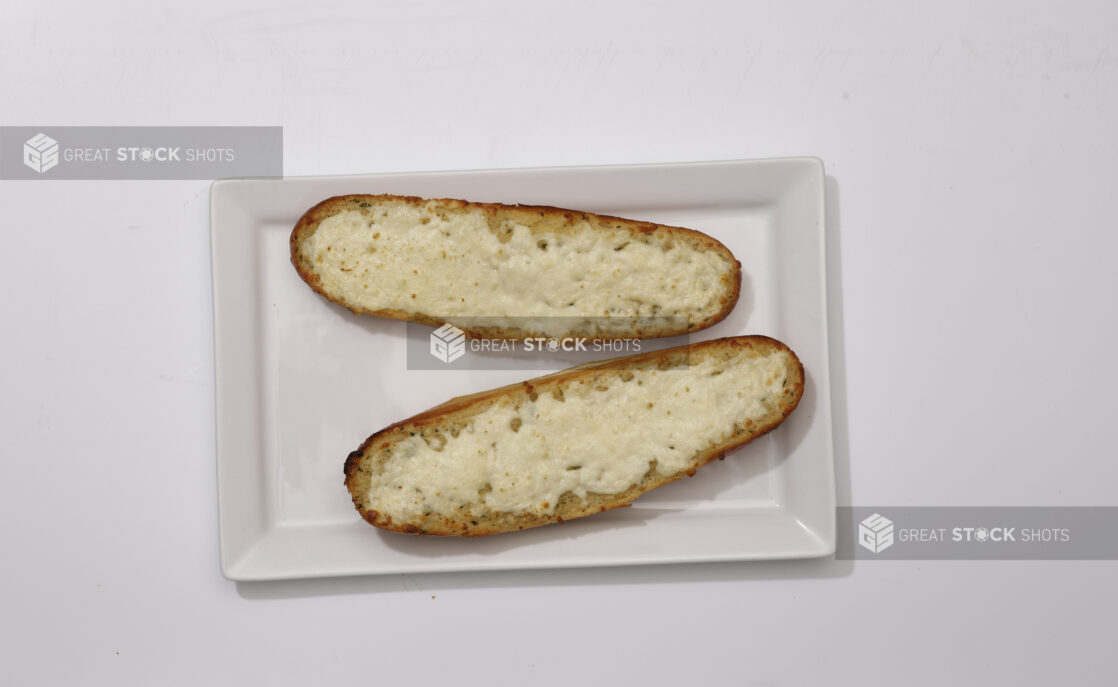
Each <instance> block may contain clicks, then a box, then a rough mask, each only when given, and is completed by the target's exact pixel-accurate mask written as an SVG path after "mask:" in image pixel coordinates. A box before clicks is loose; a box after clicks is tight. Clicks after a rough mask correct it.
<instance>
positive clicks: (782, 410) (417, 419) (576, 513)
mask: <svg viewBox="0 0 1118 687" xmlns="http://www.w3.org/2000/svg"><path fill="white" fill-rule="evenodd" d="M717 346H727V347H734V348H751V347H766V348H769V349H770V350H775V351H784V352H787V353H788V354H789V355H791V357H792V360H793V362H794V365H793V366H792V369H791V370H790V374H789V379H788V381H789V383H790V385H791V389H790V392H791V393H790V395H789V396H788V397H786V398H782V400H781V403H780V407H779V413H777V416H776V417H774V418H773V419H772V420H771V421H769V422H767V423H765V424H762V425H757V426H755V427H750V428H748V429H743V431H742V432H741V433H740V434H738V435H735V436H734V437H732V438H731V439H730V440H729V441H727V442H726V443H723V444H720V445H716V446H713V447H711V448H710V449H708V450H707V451H704V452H703V453H701V454H699V455H698V456H697V457H696V458H695V461H694V464H693V466H692V467H691V469H689V470H686V471H684V472H680V473H677V474H673V475H662V474H660V473H659V472H657V471H656V470H655V469H653V470H650V472H649V473H648V474H647V475H646V476H645V477H644V479H643V480H642V481H641V482H639V483H637V484H635V485H633V486H632V487H630V488H629V489H627V490H626V491H624V492H620V493H617V494H595V493H590V494H587V497H586V499H585V501H583V500H581V499H578V498H577V497H574V496H573V495H571V494H565V495H564V496H563V497H561V498H560V502H559V503H558V504H556V507H555V509H554V511H553V512H551V513H548V514H539V513H519V514H512V513H506V514H503V515H504V516H505V517H503V518H497V519H491V520H490V521H489V522H486V523H482V522H476V523H474V524H472V525H467V524H465V523H462V524H455V523H454V522H453V521H452V520H451V519H450V518H444V520H445V522H444V523H441V524H440V523H437V522H434V523H424V526H423V527H422V528H421V527H419V526H417V525H415V524H413V523H398V522H393V520H392V517H391V516H388V515H384V514H381V513H378V512H377V511H376V510H372V509H367V508H365V506H364V505H363V503H362V501H363V497H361V496H359V494H362V493H364V492H366V491H367V483H368V478H367V477H366V476H365V473H362V472H361V470H362V467H361V461H362V459H363V458H364V457H365V453H366V451H367V450H368V449H370V448H372V447H373V446H374V445H375V444H376V443H377V442H378V441H379V440H382V439H389V435H391V434H393V433H394V432H395V431H396V430H398V429H401V428H403V427H422V426H425V425H429V424H434V423H437V422H439V421H441V420H443V419H446V418H449V417H450V416H452V415H454V414H455V413H459V412H461V411H464V410H467V409H473V408H479V409H480V406H481V404H483V403H484V402H486V401H489V400H495V399H497V398H499V397H501V396H503V395H505V394H508V393H511V392H514V391H518V390H520V389H521V388H523V389H525V390H527V391H528V392H531V391H533V390H537V389H538V390H541V391H546V390H547V389H546V387H547V386H550V385H555V384H559V383H562V382H567V381H571V380H574V379H578V378H579V377H581V376H585V375H590V374H593V373H594V372H595V371H597V370H601V369H611V368H617V367H623V366H631V365H636V364H639V363H641V362H650V361H657V360H660V359H667V358H668V357H670V356H672V355H680V354H681V353H685V354H687V355H690V354H691V353H693V352H695V351H701V350H703V349H706V348H710V347H717ZM803 390H804V368H803V363H802V362H801V361H800V359H799V357H797V356H796V354H795V352H793V351H792V350H791V349H790V348H788V346H786V345H785V344H784V343H783V342H781V341H778V340H776V339H772V338H770V337H767V336H759V335H754V336H737V337H727V338H722V339H712V340H709V341H702V342H699V343H695V344H689V345H686V346H678V347H675V348H669V349H664V350H659V351H649V352H647V353H641V354H638V355H635V356H626V357H622V358H613V359H610V360H604V361H599V362H596V363H590V364H587V365H582V366H578V367H574V368H570V369H568V370H563V371H560V372H556V373H554V374H550V375H546V376H544V377H538V378H535V379H531V380H527V381H524V382H520V383H517V384H510V385H508V386H504V387H499V388H496V389H491V390H488V391H483V392H480V393H477V394H471V395H469V396H461V397H458V398H454V399H451V400H449V401H447V402H446V403H443V404H441V405H438V406H435V407H433V408H430V409H428V410H425V411H423V412H422V413H419V414H417V415H413V416H412V417H410V418H407V419H405V420H401V421H400V422H397V423H395V424H393V425H390V426H388V427H385V428H384V429H382V430H380V431H378V432H376V433H375V434H373V435H372V436H370V437H369V438H368V439H366V440H365V441H364V442H363V443H362V444H361V446H360V447H358V449H357V450H356V451H354V452H352V453H350V454H349V456H347V458H346V461H345V468H344V472H345V485H346V488H347V489H348V490H349V492H350V495H351V497H352V499H353V504H354V507H355V508H356V509H357V512H358V513H359V514H360V515H361V517H362V518H363V519H364V520H365V521H366V522H368V523H369V524H370V525H373V526H374V527H377V528H380V529H383V530H389V531H393V532H400V533H404V534H423V535H435V536H460V537H476V536H486V535H490V534H500V533H504V532H512V531H518V530H524V529H529V528H532V527H539V526H541V525H548V524H551V523H561V522H563V521H565V520H572V519H575V518H580V517H584V516H587V515H593V514H594V513H600V512H603V511H607V510H612V509H614V508H622V507H625V506H628V505H630V504H631V502H632V501H633V500H634V499H636V498H637V497H639V496H641V495H642V494H645V493H647V492H649V491H651V490H653V489H656V488H658V487H661V486H663V485H665V484H668V483H670V482H674V481H676V480H678V479H681V478H682V477H683V476H684V475H687V476H691V475H694V474H695V472H696V471H697V470H698V469H699V468H701V467H703V466H704V465H707V464H708V463H710V462H712V461H714V460H715V459H722V458H724V457H725V456H726V454H727V453H729V452H730V451H733V450H735V449H737V448H739V447H741V446H744V445H745V444H747V443H749V442H751V441H753V440H754V439H757V438H758V437H761V436H764V435H765V434H767V433H769V432H771V431H772V430H773V429H776V427H778V426H779V425H780V424H781V423H783V422H784V420H785V418H787V417H788V416H789V415H790V414H791V413H792V411H793V410H795V409H796V407H797V406H798V405H799V402H800V399H801V398H802V397H803Z"/></svg>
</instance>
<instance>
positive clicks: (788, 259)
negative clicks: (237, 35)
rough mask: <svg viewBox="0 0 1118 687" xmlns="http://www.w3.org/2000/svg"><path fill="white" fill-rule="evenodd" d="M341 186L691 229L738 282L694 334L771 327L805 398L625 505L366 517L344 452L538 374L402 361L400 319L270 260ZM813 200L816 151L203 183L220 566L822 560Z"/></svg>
mask: <svg viewBox="0 0 1118 687" xmlns="http://www.w3.org/2000/svg"><path fill="white" fill-rule="evenodd" d="M348 193H372V194H378V193H392V194H399V195H417V196H424V197H449V198H462V199H466V200H474V201H484V202H503V203H525V204H530V205H553V206H558V207H565V208H573V209H578V210H588V211H591V212H597V213H602V214H609V215H618V216H622V217H628V218H632V219H639V220H649V221H654V222H658V223H661V224H672V225H677V226H684V227H688V228H692V229H697V230H699V231H702V232H705V233H707V234H710V235H711V236H714V237H715V238H717V239H718V240H719V241H721V242H722V243H724V244H725V245H726V246H727V247H728V248H730V250H731V251H733V253H734V255H735V256H737V258H738V259H739V260H740V261H741V263H742V272H743V278H742V294H741V299H740V301H739V302H738V305H737V307H736V308H735V309H734V311H733V312H732V313H731V314H730V315H729V316H728V317H727V318H726V319H725V320H723V321H722V322H720V323H719V324H717V325H715V326H714V327H712V328H710V329H707V330H705V331H701V332H697V333H695V334H693V335H692V340H696V341H697V340H702V339H708V338H718V337H722V336H733V335H738V334H766V335H768V336H772V337H775V338H778V339H780V340H782V341H784V342H785V343H787V344H788V345H789V346H790V347H791V348H792V349H793V350H794V351H796V353H797V354H798V355H799V356H800V359H801V360H802V361H803V364H804V368H805V370H806V385H805V390H804V396H803V400H802V401H801V402H800V406H799V408H798V409H797V410H796V412H794V413H793V414H792V416H791V417H790V418H789V419H788V420H787V421H786V422H785V423H784V424H783V425H782V426H781V427H780V428H779V429H778V430H777V431H775V432H773V433H771V434H769V435H766V436H764V437H762V438H761V439H759V440H757V441H755V442H753V443H751V444H749V445H747V446H745V447H743V448H742V449H740V450H738V451H735V452H734V453H732V454H731V455H729V456H727V458H726V460H725V461H721V462H715V463H713V464H711V465H709V466H707V467H705V468H703V469H702V470H700V471H699V472H698V473H697V474H696V476H695V477H693V478H690V479H686V480H684V481H682V482H677V483H675V484H671V485H668V486H666V487H664V488H662V489H659V490H657V491H654V492H651V493H649V494H647V495H645V496H643V497H641V498H640V499H638V500H637V501H636V502H635V503H634V504H633V506H632V507H631V508H624V509H618V510H615V511H611V512H607V513H602V514H600V515H595V516H592V517H589V518H583V519H579V520H573V521H569V522H566V523H563V524H561V525H552V526H548V527H542V528H537V529H533V530H526V531H523V532H518V533H513V534H506V535H497V536H491V537H483V538H471V539H458V538H434V537H414V536H408V535H401V534H395V533H391V532H382V531H380V530H377V529H375V528H373V527H371V526H369V525H368V524H366V523H365V522H364V521H362V520H361V519H360V517H359V516H358V514H357V512H356V511H355V510H354V508H353V505H352V503H351V501H350V497H349V494H348V492H347V491H346V489H345V487H344V486H343V484H342V479H343V476H342V464H343V462H344V461H345V458H346V455H347V454H348V453H349V452H350V451H352V450H353V449H355V448H356V447H357V446H358V445H359V444H360V443H361V442H362V441H363V440H364V439H365V438H366V437H367V436H368V435H369V434H372V433H373V432H374V431H376V430H378V429H380V428H382V427H384V426H386V425H388V424H391V423H392V422H395V421H397V420H400V419H403V418H405V417H408V416H410V415H413V414H415V413H417V412H419V411H421V410H423V409H425V408H428V407H430V406H433V405H436V404H438V403H441V402H442V401H445V400H447V399H448V398H451V397H453V396H459V395H463V394H468V393H473V392H476V391H479V390H482V389H487V388H491V387H495V386H500V385H503V384H508V383H511V382H514V381H517V380H521V379H527V378H531V377H535V376H539V375H541V374H544V373H545V372H546V371H544V370H492V371H479V370H408V369H407V365H406V361H405V327H406V325H405V323H403V322H397V321H394V320H385V319H380V318H374V317H370V316H358V315H354V314H352V313H350V312H349V311H347V310H345V309H343V308H340V307H338V306H336V305H333V304H331V303H329V302H327V301H326V300H325V299H324V298H322V297H321V296H319V295H318V294H316V293H314V292H313V291H311V289H310V288H308V287H307V286H306V284H304V283H303V282H302V281H301V280H300V279H299V277H298V275H297V274H296V273H295V270H294V269H293V268H292V266H291V263H290V260H289V249H288V238H289V235H290V232H291V228H292V227H293V226H294V224H295V222H296V221H297V220H298V219H299V217H300V215H302V213H303V212H304V211H305V210H307V209H308V208H310V207H311V206H312V205H314V204H315V203H317V202H319V201H321V200H323V199H325V198H327V197H330V196H334V195H342V194H348ZM823 198H824V175H823V166H822V163H821V162H820V161H819V160H817V159H814V158H787V159H772V160H755V161H749V160H741V161H726V162H701V163H687V164H655V165H623V166H607V167H566V168H538V169H509V170H485V171H469V172H436V173H409V174H376V175H362V176H338V177H307V178H288V179H243V180H223V181H218V182H216V183H214V185H213V187H212V190H211V198H210V209H211V227H210V229H211V249H212V260H213V299H214V340H215V341H214V346H215V369H216V403H217V467H218V499H219V508H220V518H219V519H220V535H221V536H220V538H221V568H222V573H223V574H224V575H225V577H227V578H229V579H231V580H268V579H282V578H298V577H321V576H334V575H361V574H383V573H416V572H425V571H452V570H493V569H515V568H557V567H571V566H599V565H632V564H641V563H675V562H687V561H715V560H756V559H774V558H807V557H818V556H826V555H830V554H831V553H833V551H834V547H835V485H834V459H833V442H832V434H831V408H830V382H829V374H828V348H827V298H826V284H827V280H826V274H825V245H824V212H823ZM560 367H562V365H556V369H559V368H560Z"/></svg>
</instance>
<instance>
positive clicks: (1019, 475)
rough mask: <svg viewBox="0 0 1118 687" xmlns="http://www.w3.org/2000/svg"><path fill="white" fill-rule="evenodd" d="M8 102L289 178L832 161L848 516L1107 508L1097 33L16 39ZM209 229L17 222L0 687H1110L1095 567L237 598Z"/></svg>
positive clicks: (1047, 7) (126, 32) (93, 22)
mask: <svg viewBox="0 0 1118 687" xmlns="http://www.w3.org/2000/svg"><path fill="white" fill-rule="evenodd" d="M0 65H3V66H0V70H2V74H3V80H2V81H0V83H3V86H4V88H3V96H2V97H0V121H2V122H4V123H10V124H35V123H40V122H42V123H53V124H122V123H134V124H217V123H229V124H282V125H284V127H285V141H286V147H287V151H286V152H287V154H286V171H287V173H288V174H292V175H302V174H337V173H358V172H362V173H364V172H384V171H406V170H424V169H471V168H477V167H518V166H536V165H539V166H550V165H563V164H606V163H631V162H662V161H676V160H702V159H726V158H758V157H773V156H782V155H818V156H819V157H821V158H822V159H824V160H825V161H826V162H827V173H828V176H829V179H828V182H829V183H828V189H827V190H828V199H827V200H828V210H829V212H830V213H831V214H832V218H831V221H830V222H829V223H828V225H829V231H830V232H831V233H830V234H829V235H828V240H829V243H830V244H831V245H832V247H834V249H835V250H834V251H833V252H832V253H831V255H830V256H829V260H830V263H829V268H830V269H829V273H830V277H831V290H830V297H831V305H832V309H831V322H830V324H831V337H832V338H831V341H832V364H833V381H834V386H835V388H834V395H833V399H832V400H833V401H834V410H835V434H836V445H835V449H836V467H837V477H838V487H839V497H840V502H845V503H849V502H853V503H856V504H860V505H876V504H886V505H888V504H896V505H907V504H913V505H935V504H976V505H997V504H1018V505H1026V504H1065V505H1080V504H1082V505H1087V504H1101V505H1114V504H1115V501H1116V497H1115V490H1114V484H1115V483H1118V461H1115V460H1114V456H1115V455H1116V450H1115V449H1116V445H1115V441H1116V440H1115V438H1114V434H1113V432H1112V426H1113V424H1114V423H1113V419H1112V417H1111V416H1112V414H1113V410H1114V401H1113V392H1112V390H1113V389H1114V388H1116V386H1118V363H1116V362H1115V360H1116V359H1115V356H1114V351H1115V350H1116V349H1118V331H1116V327H1118V325H1116V324H1115V318H1114V317H1113V315H1112V313H1113V310H1114V308H1113V293H1114V292H1115V291H1116V290H1118V282H1116V277H1115V271H1114V269H1113V262H1114V255H1115V254H1116V252H1118V232H1115V230H1114V228H1115V226H1118V210H1116V207H1118V206H1116V205H1115V202H1114V199H1115V197H1118V167H1116V166H1115V164H1114V161H1115V160H1116V159H1118V128H1116V127H1115V126H1114V122H1115V121H1118V88H1116V83H1118V6H1116V5H1115V4H1114V3H1112V2H1108V1H1105V0H1100V1H1096V2H1068V3H1060V4H1059V5H1055V4H1052V3H1042V2H1008V1H1001V2H988V3H972V2H940V3H920V4H911V3H881V2H869V1H854V2H848V3H824V2H815V3H801V2H789V3H760V2H754V3H742V4H740V5H738V4H733V5H731V4H728V3H727V4H718V5H715V4H707V3H688V4H687V5H683V4H680V5H668V4H666V3H656V4H654V5H650V6H648V7H645V8H636V7H634V6H629V5H615V4H609V3H600V2H595V3H585V2H584V3H571V4H558V3H548V4H547V5H544V6H541V7H539V8H538V9H535V10H531V11H530V10H528V9H522V8H521V7H520V4H519V3H516V4H513V3H508V4H500V5H499V4H495V3H471V4H462V3H452V2H449V1H447V2H423V3H413V4H408V5H406V6H404V5H401V6H391V7H389V6H373V5H372V4H369V3H357V2H353V3H349V4H348V5H347V4H345V3H338V4H336V5H335V4H330V5H318V6H309V5H308V6H306V7H303V8H298V7H294V6H292V5H291V4H285V5H283V6H281V7H277V8H275V9H265V8H264V6H263V5H261V6H260V7H254V6H249V5H242V6H240V7H237V6H234V5H233V4H232V3H227V2H221V3H217V2H212V1H208V0H201V1H199V2H194V3H185V4H184V3H173V4H159V3H140V2H136V3H129V4H127V5H126V4H124V3H120V4H118V5H117V6H116V7H115V8H113V7H110V6H107V4H106V5H96V4H93V3H78V2H72V3H67V4H63V5H59V6H56V7H51V6H48V5H47V4H46V3H42V2H31V1H28V2H17V3H8V4H6V5H5V8H4V12H3V21H2V22H0ZM327 101H329V102H328V103H327ZM207 188H208V184H206V183H204V182H182V183H180V182H136V183H108V182H106V183H91V182H37V181H31V182H20V183H12V182H3V183H0V206H2V207H3V208H4V223H3V225H4V236H5V248H6V251H5V252H6V260H5V269H4V270H3V271H2V272H0V287H2V288H3V292H4V294H5V296H6V297H5V298H4V300H3V301H2V302H0V315H2V321H3V322H4V323H5V326H4V336H3V338H2V339H0V341H2V343H0V347H2V348H0V350H2V352H3V360H4V363H3V364H2V365H0V388H2V389H3V394H0V411H2V412H0V417H2V418H3V420H2V423H3V424H2V429H3V432H2V437H3V438H2V439H0V446H2V450H0V452H2V454H3V455H2V457H3V462H2V466H3V467H2V468H0V470H2V473H0V475H2V479H0V523H2V524H0V533H2V541H3V543H4V557H3V558H4V560H3V566H0V582H2V587H0V588H2V589H3V590H4V591H3V592H2V593H3V614H2V620H0V633H2V634H0V659H2V660H0V675H2V676H3V678H4V680H3V681H4V682H5V683H11V684H58V683H63V682H71V683H74V684H114V685H119V684H134V685H140V684H144V685H146V684H245V683H250V684H251V683H260V682H265V681H266V682H268V683H269V684H314V683H321V684H326V683H328V682H341V681H349V682H351V681H353V680H355V679H361V680H365V681H369V680H374V679H375V680H377V681H378V682H382V681H383V682H385V683H396V684H400V683H402V682H403V681H420V680H426V681H428V682H433V681H435V680H439V681H454V682H455V683H476V682H479V681H481V680H483V679H484V680H485V681H486V683H487V684H491V683H492V682H493V681H494V676H500V677H501V678H502V681H503V682H510V683H520V684H525V683H548V682H555V681H557V679H558V678H559V677H564V678H566V677H568V674H569V672H570V671H571V669H572V667H578V668H582V669H585V670H588V671H593V675H594V676H595V677H596V678H598V679H599V680H600V681H602V682H605V681H611V682H614V683H621V682H624V683H626V684H627V683H630V682H634V681H636V680H638V679H639V680H640V681H641V682H643V683H645V684H664V683H674V684H735V685H742V684H745V685H749V684H752V685H797V684H819V683H827V684H896V682H897V681H898V680H900V681H903V682H905V683H907V684H915V685H920V684H928V685H940V684H945V683H950V684H954V683H964V684H981V683H994V684H1021V685H1026V684H1030V685H1041V684H1053V683H1060V682H1063V681H1066V680H1067V679H1069V677H1070V679H1074V680H1075V681H1076V682H1077V684H1098V685H1106V684H1113V683H1114V682H1115V675H1116V672H1118V669H1116V666H1115V662H1114V658H1113V652H1112V650H1111V647H1112V646H1113V643H1114V637H1115V628H1114V622H1113V618H1114V617H1115V615H1116V614H1118V595H1115V594H1114V593H1113V590H1114V585H1113V581H1114V576H1115V566H1114V564H1112V563H1073V562H1068V563H1018V562H991V563H973V562H972V563H968V562H951V563H904V562H895V563H893V562H880V563H875V562H873V561H859V562H856V563H849V562H834V561H828V560H820V561H808V562H782V563H762V564H751V563H745V564H704V565H682V566H652V567H645V568H623V569H597V570H580V571H564V572H560V573H554V572H507V573H465V574H437V575H430V576H427V575H416V576H404V577H401V576H386V577H367V578H352V579H349V580H342V581H336V580H320V581H300V582H282V583H264V584H241V585H236V584H233V583H230V582H227V581H225V580H224V579H222V577H221V575H220V572H219V570H218V564H217V515H216V512H217V509H216V498H217V496H216V490H215V489H214V481H215V469H214V457H213V454H214V444H213V440H214V436H213V428H214V425H213V387H212V381H211V380H212V376H211V373H212V343H211V333H212V332H211V330H210V320H211V311H210V288H209V281H210V275H209V267H208V265H209V262H208V261H209V239H208V235H207V233H208V232H207V231H206V223H207V208H208V199H207ZM432 596H435V597H437V598H435V599H432V598H431V597H432ZM669 642H670V646H671V648H670V650H669V649H667V648H666V647H667V646H668V643H669ZM118 652H119V654H118Z"/></svg>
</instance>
